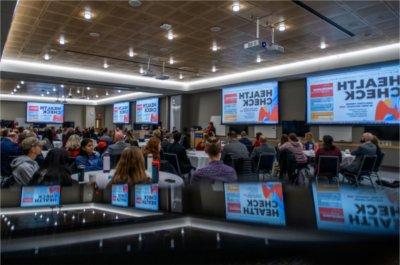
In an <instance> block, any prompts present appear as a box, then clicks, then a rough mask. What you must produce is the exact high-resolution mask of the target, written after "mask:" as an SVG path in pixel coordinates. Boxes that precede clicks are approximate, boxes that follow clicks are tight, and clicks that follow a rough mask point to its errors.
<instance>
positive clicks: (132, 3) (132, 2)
mask: <svg viewBox="0 0 400 265" xmlns="http://www.w3.org/2000/svg"><path fill="white" fill-rule="evenodd" d="M128 3H129V5H130V6H131V7H138V6H141V5H142V2H141V1H140V0H128Z"/></svg>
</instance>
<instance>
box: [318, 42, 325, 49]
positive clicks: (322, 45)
mask: <svg viewBox="0 0 400 265" xmlns="http://www.w3.org/2000/svg"><path fill="white" fill-rule="evenodd" d="M319 47H320V48H321V49H322V50H323V49H325V48H326V43H325V41H323V42H321V44H320V45H319Z"/></svg>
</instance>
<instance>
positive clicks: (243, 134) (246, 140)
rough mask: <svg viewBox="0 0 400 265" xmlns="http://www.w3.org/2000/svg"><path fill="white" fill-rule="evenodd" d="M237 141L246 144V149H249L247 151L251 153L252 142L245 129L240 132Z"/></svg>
mask: <svg viewBox="0 0 400 265" xmlns="http://www.w3.org/2000/svg"><path fill="white" fill-rule="evenodd" d="M239 142H241V143H242V144H244V145H245V146H246V148H247V150H249V153H251V152H252V151H253V143H252V142H251V141H250V139H249V138H248V137H247V133H246V132H245V131H242V132H241V133H240V139H239Z"/></svg>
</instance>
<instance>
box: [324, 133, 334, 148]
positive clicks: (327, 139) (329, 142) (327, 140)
mask: <svg viewBox="0 0 400 265" xmlns="http://www.w3.org/2000/svg"><path fill="white" fill-rule="evenodd" d="M322 142H323V147H324V148H325V149H328V150H329V149H332V148H333V137H332V136H330V135H324V137H322Z"/></svg>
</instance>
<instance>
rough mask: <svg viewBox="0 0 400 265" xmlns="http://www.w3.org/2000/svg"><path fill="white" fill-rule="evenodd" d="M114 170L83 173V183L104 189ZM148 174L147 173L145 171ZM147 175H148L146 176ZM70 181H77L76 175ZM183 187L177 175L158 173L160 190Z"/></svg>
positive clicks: (181, 180)
mask: <svg viewBox="0 0 400 265" xmlns="http://www.w3.org/2000/svg"><path fill="white" fill-rule="evenodd" d="M114 172H115V169H113V170H111V172H109V173H104V172H103V171H102V170H97V171H88V172H85V179H84V181H83V183H84V182H96V184H97V186H98V187H99V188H100V189H104V188H105V187H106V186H107V184H108V182H110V180H111V179H112V176H113V175H114ZM146 173H147V174H148V172H147V171H146ZM148 175H149V174H148ZM71 178H72V179H74V180H76V181H78V174H73V175H72V176H71ZM182 185H183V179H182V178H181V177H179V176H178V175H175V174H171V173H168V172H163V171H160V175H159V180H158V186H159V187H160V188H168V187H171V186H172V187H179V186H182Z"/></svg>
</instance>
